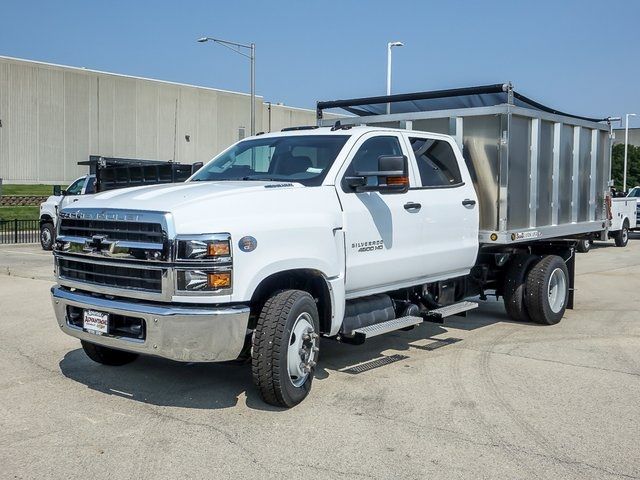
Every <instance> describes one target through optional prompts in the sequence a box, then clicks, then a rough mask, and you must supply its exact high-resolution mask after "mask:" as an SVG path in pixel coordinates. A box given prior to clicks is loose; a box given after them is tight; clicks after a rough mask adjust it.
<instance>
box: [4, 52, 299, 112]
mask: <svg viewBox="0 0 640 480" xmlns="http://www.w3.org/2000/svg"><path fill="white" fill-rule="evenodd" d="M0 59H2V60H12V61H17V62H25V63H35V64H38V65H45V66H47V67H56V68H66V69H69V70H76V71H78V72H88V73H99V74H101V75H112V76H114V77H121V78H130V79H133V80H145V81H148V82H158V83H164V84H167V85H175V86H177V87H189V88H200V89H203V90H211V91H214V92H221V93H232V94H234V95H243V96H246V97H250V96H251V94H249V93H244V92H236V91H233V90H223V89H221V88H213V87H203V86H200V85H192V84H190V83H180V82H172V81H169V80H159V79H156V78H148V77H139V76H136V75H125V74H122V73H113V72H105V71H103V70H94V69H92V68H83V67H72V66H70V65H60V64H57V63H49V62H41V61H39V60H29V59H26V58H17V57H9V56H7V55H0ZM256 98H261V99H263V101H264V97H263V96H262V95H256ZM283 106H285V107H286V105H283ZM288 108H295V107H288Z"/></svg>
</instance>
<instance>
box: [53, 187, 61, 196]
mask: <svg viewBox="0 0 640 480" xmlns="http://www.w3.org/2000/svg"><path fill="white" fill-rule="evenodd" d="M53 195H54V196H56V197H59V196H60V195H62V190H61V188H60V185H54V186H53Z"/></svg>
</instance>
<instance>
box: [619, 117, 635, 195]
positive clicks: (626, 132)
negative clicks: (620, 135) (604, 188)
mask: <svg viewBox="0 0 640 480" xmlns="http://www.w3.org/2000/svg"><path fill="white" fill-rule="evenodd" d="M635 116H636V114H635V113H627V114H626V115H625V121H624V172H623V174H622V191H623V192H625V193H626V191H627V151H628V150H629V117H635Z"/></svg>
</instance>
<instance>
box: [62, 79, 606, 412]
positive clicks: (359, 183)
mask: <svg viewBox="0 0 640 480" xmlns="http://www.w3.org/2000/svg"><path fill="white" fill-rule="evenodd" d="M387 103H389V104H390V110H391V113H390V114H387V113H386V108H385V107H386V104H387ZM340 106H341V107H343V108H346V109H347V110H348V111H350V112H351V113H355V115H356V116H353V117H349V118H347V119H345V120H343V121H342V123H338V124H331V125H329V126H324V125H323V120H322V118H321V117H322V112H323V109H325V108H334V107H340ZM367 108H368V109H370V110H371V111H365V110H366V109H367ZM378 110H379V111H378ZM318 112H319V117H320V118H319V125H318V126H314V127H308V128H298V129H295V130H286V131H282V132H278V133H271V134H266V135H258V136H254V137H251V138H247V139H245V140H242V141H240V142H238V143H236V144H234V145H232V146H231V147H229V148H228V149H227V150H225V151H224V152H222V153H221V154H219V155H218V156H216V157H215V158H214V159H213V160H211V161H210V162H209V163H207V164H206V165H205V166H204V167H203V168H202V169H200V170H199V171H198V172H197V173H195V174H194V175H193V176H192V177H191V178H190V179H189V180H188V181H187V182H186V183H183V184H174V185H158V186H149V187H134V188H129V189H126V190H114V191H108V192H105V193H99V194H97V195H95V196H93V197H92V198H90V199H83V200H80V201H79V202H77V203H76V204H74V205H72V206H71V207H68V208H65V209H63V210H62V212H61V214H60V222H59V224H58V232H57V233H58V236H57V240H56V245H55V251H54V253H55V270H56V278H57V285H55V286H54V287H53V288H52V301H53V307H54V310H55V314H56V319H57V322H58V325H59V326H60V328H61V329H62V331H63V332H65V333H67V334H69V335H71V336H74V337H77V338H79V339H80V340H81V342H82V346H83V348H84V350H85V352H86V354H87V355H88V356H89V357H90V358H91V359H93V360H95V361H96V362H99V363H103V364H106V365H123V364H126V363H128V362H131V361H133V360H134V359H135V358H136V357H137V356H138V355H155V356H160V357H165V358H169V359H173V360H178V361H184V362H220V361H227V360H233V359H237V358H238V357H244V358H247V359H249V358H250V359H251V363H252V372H253V380H254V383H255V385H256V387H257V388H258V390H259V391H260V394H261V396H262V398H263V399H264V400H265V401H266V402H268V403H271V404H273V405H279V406H284V407H291V406H293V405H296V404H297V403H299V402H300V401H302V400H303V399H304V398H305V397H306V396H307V394H308V393H309V391H310V389H311V385H312V381H313V376H314V370H315V367H316V363H317V361H318V355H319V350H320V347H321V343H320V337H325V338H329V339H333V340H336V341H340V342H344V343H352V344H360V343H362V342H364V341H366V340H367V339H369V338H371V337H374V336H377V335H382V334H385V333H388V332H391V331H395V330H401V329H407V328H412V327H414V326H416V325H418V324H420V323H422V322H423V321H433V322H443V320H444V318H446V317H449V316H451V315H461V314H464V312H466V311H468V310H470V309H473V308H476V307H477V306H478V303H477V302H478V299H480V300H483V299H485V298H486V295H488V294H495V295H498V296H502V297H503V298H504V302H505V306H506V311H507V313H508V315H509V316H510V317H511V318H512V319H514V320H517V321H523V322H524V321H533V322H537V323H541V324H545V325H553V324H556V323H558V322H559V321H560V319H561V318H562V317H563V315H564V312H565V309H567V308H572V306H573V279H574V259H575V255H574V245H575V239H577V238H580V237H581V236H582V235H587V234H591V233H592V232H596V231H601V232H602V235H606V234H607V232H606V230H607V221H608V219H607V216H606V209H605V194H606V190H607V179H608V176H607V172H608V169H609V167H608V163H609V140H610V137H609V134H610V126H609V124H608V123H606V122H599V121H596V120H594V119H586V118H581V117H576V116H571V115H567V114H562V113H559V112H555V111H550V110H549V109H547V108H546V107H543V106H541V105H539V104H537V103H535V102H532V101H528V99H525V97H522V96H520V95H517V94H516V93H515V92H514V91H513V90H512V88H511V86H510V85H502V84H500V85H493V86H487V87H477V88H473V89H462V90H448V91H441V92H426V93H420V94H412V95H411V96H410V97H408V96H397V95H396V96H389V97H376V98H373V99H356V100H351V101H340V102H321V103H319V104H318ZM375 124H377V125H379V126H374V125H375ZM565 192H566V193H565Z"/></svg>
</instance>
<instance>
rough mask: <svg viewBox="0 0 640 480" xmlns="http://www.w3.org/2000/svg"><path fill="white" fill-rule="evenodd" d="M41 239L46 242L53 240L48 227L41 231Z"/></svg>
mask: <svg viewBox="0 0 640 480" xmlns="http://www.w3.org/2000/svg"><path fill="white" fill-rule="evenodd" d="M40 239H41V240H42V243H44V244H47V243H49V242H50V241H51V232H50V231H49V230H48V229H45V230H42V232H40Z"/></svg>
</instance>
